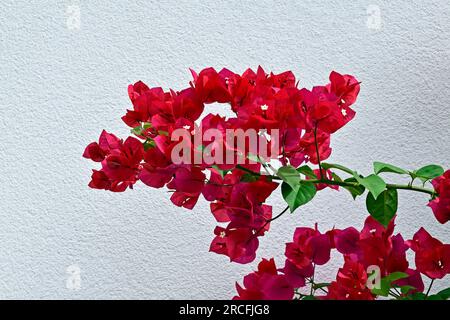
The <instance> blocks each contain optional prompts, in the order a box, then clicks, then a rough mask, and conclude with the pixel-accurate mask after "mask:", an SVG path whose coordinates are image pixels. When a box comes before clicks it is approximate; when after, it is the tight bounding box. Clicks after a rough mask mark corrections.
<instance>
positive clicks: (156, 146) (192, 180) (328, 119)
mask: <svg viewBox="0 0 450 320" xmlns="http://www.w3.org/2000/svg"><path fill="white" fill-rule="evenodd" d="M192 75H193V81H191V82H190V86H189V87H188V88H186V89H183V90H181V91H174V90H169V91H164V90H163V89H162V88H159V87H155V88H149V87H148V86H147V85H145V84H144V83H142V82H137V83H135V84H134V85H130V86H129V88H128V94H129V97H130V100H131V102H132V105H133V108H132V109H130V110H127V112H126V114H125V115H124V116H123V117H122V119H123V121H124V122H125V123H126V124H127V125H128V126H130V127H131V128H132V132H133V133H134V135H135V137H129V138H127V139H126V140H125V141H124V142H123V141H122V140H120V139H119V138H117V137H116V136H115V135H113V134H111V133H107V132H106V131H103V132H102V134H101V136H100V139H99V142H98V143H97V142H93V143H91V144H89V145H88V147H87V148H86V150H85V152H84V154H83V156H84V157H85V158H89V159H92V160H93V161H96V162H101V167H102V168H101V170H93V174H92V181H91V182H90V183H89V186H90V187H92V188H96V189H105V190H110V191H114V192H122V191H124V190H125V189H127V188H133V185H134V184H135V183H136V182H137V181H138V180H141V181H142V182H143V183H144V184H146V185H148V186H150V187H153V188H162V187H167V188H168V189H169V190H170V191H171V192H172V196H171V198H170V199H171V201H172V202H173V203H174V204H175V205H177V206H180V207H184V208H187V209H192V208H193V207H194V206H195V204H196V203H197V201H198V199H199V197H200V195H203V196H204V198H205V199H206V200H207V201H210V202H211V203H210V206H211V211H212V213H213V215H214V217H215V218H216V220H217V222H219V223H227V225H224V226H223V227H221V226H218V227H216V229H215V230H214V234H215V237H214V239H213V241H212V243H211V251H213V252H216V253H219V254H224V255H226V256H228V257H229V258H230V260H231V261H234V262H238V263H248V262H250V261H252V260H254V258H255V252H256V249H257V248H258V237H260V236H262V235H263V234H264V233H265V232H266V231H267V230H268V229H269V226H270V223H269V222H270V221H271V219H272V207H271V206H269V205H267V204H264V202H265V201H266V199H267V197H268V196H269V195H270V194H271V193H272V192H273V191H274V190H275V189H276V188H277V186H278V183H276V182H274V181H273V179H271V178H270V177H269V176H264V175H261V174H260V173H261V171H262V169H263V167H266V166H267V165H266V164H265V160H268V159H259V161H258V162H257V163H250V161H247V162H244V164H242V165H239V166H238V165H237V161H236V159H237V158H238V157H239V156H242V155H244V156H245V157H246V158H249V157H250V155H251V150H249V149H248V146H249V145H248V144H245V145H244V146H235V145H230V144H228V143H226V142H225V141H226V139H225V137H224V138H223V139H221V140H220V141H219V140H217V141H216V140H214V141H212V142H211V144H210V148H209V152H211V153H213V154H214V152H215V148H217V147H218V145H219V144H220V145H221V146H222V145H225V146H224V148H225V149H226V150H227V151H231V152H232V153H233V154H234V156H233V160H232V161H231V162H230V161H223V162H221V163H218V164H210V163H205V162H201V163H200V164H198V163H196V164H193V163H194V162H193V161H191V162H189V161H187V162H185V163H175V162H174V161H173V159H172V156H171V155H172V152H173V150H174V148H176V146H177V144H178V143H179V141H177V140H175V141H174V140H173V139H172V134H173V133H174V132H175V131H176V130H177V129H181V128H183V129H186V132H187V135H188V137H187V139H188V141H193V140H194V135H195V131H196V130H198V129H199V128H200V130H206V129H208V128H215V129H218V130H219V131H220V132H222V133H223V135H225V132H226V129H233V130H249V129H253V130H256V131H257V132H258V133H262V132H270V131H271V130H275V129H276V130H278V131H279V140H278V141H272V140H269V141H267V142H268V145H269V147H270V145H273V144H274V143H275V142H276V143H277V151H278V152H277V160H278V161H279V163H280V164H281V165H292V166H295V167H297V166H299V165H301V164H303V163H305V162H311V163H313V164H318V163H319V162H320V160H324V159H327V158H328V157H329V156H330V154H331V148H330V136H331V134H332V133H334V132H336V131H337V130H339V129H340V128H341V127H343V126H344V125H345V124H346V123H348V122H349V121H350V120H351V119H353V117H354V116H355V111H354V110H353V109H351V105H352V104H353V103H354V102H355V101H356V98H357V95H358V93H359V90H360V86H359V82H358V81H357V80H356V79H355V78H354V77H353V76H350V75H341V74H339V73H337V72H332V73H331V74H330V77H329V79H330V82H329V83H328V84H327V85H324V86H316V87H314V88H313V89H312V90H308V89H305V88H299V87H298V82H297V81H296V79H295V76H294V74H293V73H292V72H290V71H287V72H283V73H281V74H273V73H270V74H267V73H266V72H265V71H264V70H263V69H262V68H261V67H259V68H258V69H257V71H253V70H251V69H248V70H246V71H245V72H244V73H243V74H242V75H239V74H236V73H233V72H231V71H230V70H227V69H223V70H221V71H220V72H217V71H216V70H214V69H213V68H206V69H204V70H202V71H201V72H200V73H198V74H197V73H195V72H193V71H192ZM209 103H225V104H228V105H229V106H230V107H231V109H232V110H233V112H234V114H235V116H234V117H230V118H225V117H221V116H220V115H217V114H207V115H205V116H204V117H203V118H200V117H201V116H202V113H203V110H204V105H205V104H209ZM218 111H219V110H218ZM203 152H204V148H200V149H199V148H197V147H196V146H195V144H194V143H192V146H191V147H190V150H189V154H190V156H189V158H190V157H192V158H193V157H195V156H196V155H197V154H198V153H203ZM253 156H255V155H253ZM256 156H258V155H256ZM248 171H250V172H254V173H256V174H253V175H251V177H250V178H249V176H248V175H249V174H248ZM323 187H324V186H323V185H318V186H317V188H318V189H321V188H323Z"/></svg>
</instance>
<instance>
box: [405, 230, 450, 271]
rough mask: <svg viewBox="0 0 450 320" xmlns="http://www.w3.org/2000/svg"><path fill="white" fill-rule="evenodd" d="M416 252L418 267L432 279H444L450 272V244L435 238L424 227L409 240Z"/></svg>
mask: <svg viewBox="0 0 450 320" xmlns="http://www.w3.org/2000/svg"><path fill="white" fill-rule="evenodd" d="M408 244H409V246H410V247H411V249H412V250H413V251H415V253H416V257H415V261H416V268H417V270H418V271H420V272H421V273H423V274H425V275H426V276H428V277H429V278H431V279H442V278H443V277H444V276H445V275H447V274H449V273H450V244H443V243H442V242H441V241H439V240H438V239H436V238H433V237H432V236H431V235H430V234H429V233H428V232H427V231H426V230H425V229H424V228H420V230H419V231H417V232H416V234H415V235H414V237H413V239H412V240H410V241H409V242H408Z"/></svg>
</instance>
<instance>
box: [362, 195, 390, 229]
mask: <svg viewBox="0 0 450 320" xmlns="http://www.w3.org/2000/svg"><path fill="white" fill-rule="evenodd" d="M366 206H367V211H368V212H369V213H370V215H371V216H372V217H373V218H374V219H375V220H377V221H378V222H379V223H381V224H382V225H384V226H385V227H386V226H387V225H388V224H389V222H390V221H391V219H392V217H393V216H394V215H395V213H396V212H397V206H398V194H397V190H396V189H387V190H385V191H383V192H382V193H381V195H380V196H379V197H378V198H377V199H375V198H374V197H373V195H372V194H371V193H368V194H367V198H366Z"/></svg>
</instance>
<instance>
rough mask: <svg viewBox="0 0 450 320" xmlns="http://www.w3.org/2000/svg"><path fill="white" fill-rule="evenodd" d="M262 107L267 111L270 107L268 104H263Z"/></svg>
mask: <svg viewBox="0 0 450 320" xmlns="http://www.w3.org/2000/svg"><path fill="white" fill-rule="evenodd" d="M260 108H261V110H262V111H266V110H267V109H269V106H268V105H267V104H263V105H261V107H260Z"/></svg>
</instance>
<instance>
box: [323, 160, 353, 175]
mask: <svg viewBox="0 0 450 320" xmlns="http://www.w3.org/2000/svg"><path fill="white" fill-rule="evenodd" d="M321 165H322V168H323V169H325V170H328V169H333V168H334V169H338V170H341V171H344V172H347V173H348V174H354V172H353V171H352V170H350V169H349V168H347V167H344V166H341V165H340V164H336V163H326V162H322V164H321Z"/></svg>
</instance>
